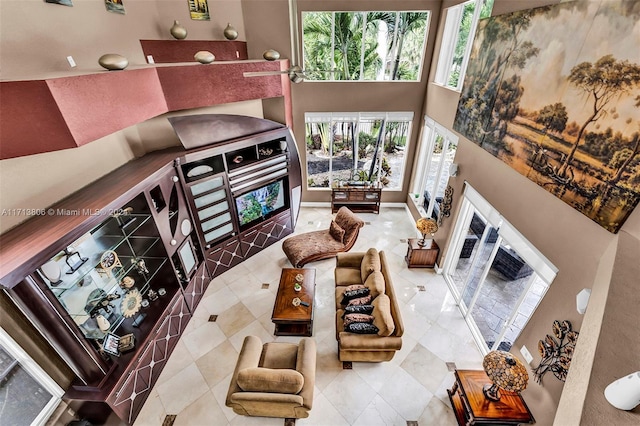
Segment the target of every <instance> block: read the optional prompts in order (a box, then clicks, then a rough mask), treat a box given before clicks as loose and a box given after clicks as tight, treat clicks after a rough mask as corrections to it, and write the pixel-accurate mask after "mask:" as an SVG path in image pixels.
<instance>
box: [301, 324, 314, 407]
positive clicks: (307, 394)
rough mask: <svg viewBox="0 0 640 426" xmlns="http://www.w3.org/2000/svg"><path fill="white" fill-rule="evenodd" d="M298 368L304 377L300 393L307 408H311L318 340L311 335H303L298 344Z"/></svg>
mask: <svg viewBox="0 0 640 426" xmlns="http://www.w3.org/2000/svg"><path fill="white" fill-rule="evenodd" d="M296 370H297V371H298V372H299V373H300V374H302V376H303V377H304V385H303V386H302V390H301V391H300V393H298V395H300V396H301V397H302V398H303V400H304V403H303V404H302V405H303V406H304V407H305V408H307V409H309V410H310V409H311V407H312V405H313V389H314V387H315V383H316V341H315V340H313V339H312V338H309V337H303V338H302V339H300V343H299V344H298V359H297V361H296Z"/></svg>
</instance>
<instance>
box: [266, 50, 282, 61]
mask: <svg viewBox="0 0 640 426" xmlns="http://www.w3.org/2000/svg"><path fill="white" fill-rule="evenodd" d="M262 57H263V58H265V59H266V60H267V61H277V60H278V59H280V52H278V51H277V50H273V49H269V50H265V51H264V53H263V54H262Z"/></svg>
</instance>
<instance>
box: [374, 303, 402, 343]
mask: <svg viewBox="0 0 640 426" xmlns="http://www.w3.org/2000/svg"><path fill="white" fill-rule="evenodd" d="M372 305H373V312H372V313H371V315H373V323H374V324H375V326H376V327H377V328H378V335H380V336H391V334H392V333H393V331H394V330H395V328H396V326H395V324H394V322H393V317H392V316H391V299H389V296H387V295H386V294H381V295H379V296H378V297H376V299H375V300H374V301H373V303H372Z"/></svg>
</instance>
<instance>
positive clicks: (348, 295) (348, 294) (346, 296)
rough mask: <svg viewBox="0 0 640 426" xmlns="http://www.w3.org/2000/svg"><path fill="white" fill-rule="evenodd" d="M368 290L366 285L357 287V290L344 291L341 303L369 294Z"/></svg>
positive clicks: (344, 303)
mask: <svg viewBox="0 0 640 426" xmlns="http://www.w3.org/2000/svg"><path fill="white" fill-rule="evenodd" d="M369 292H370V290H369V289H368V288H367V287H363V288H359V289H357V290H351V291H345V292H344V293H343V294H342V300H341V301H340V304H341V305H348V304H349V301H350V300H353V299H358V298H360V297H365V296H368V295H369Z"/></svg>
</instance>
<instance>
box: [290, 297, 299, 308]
mask: <svg viewBox="0 0 640 426" xmlns="http://www.w3.org/2000/svg"><path fill="white" fill-rule="evenodd" d="M300 302H301V300H300V298H298V297H294V298H293V300H292V301H291V303H292V304H293V306H300Z"/></svg>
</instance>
